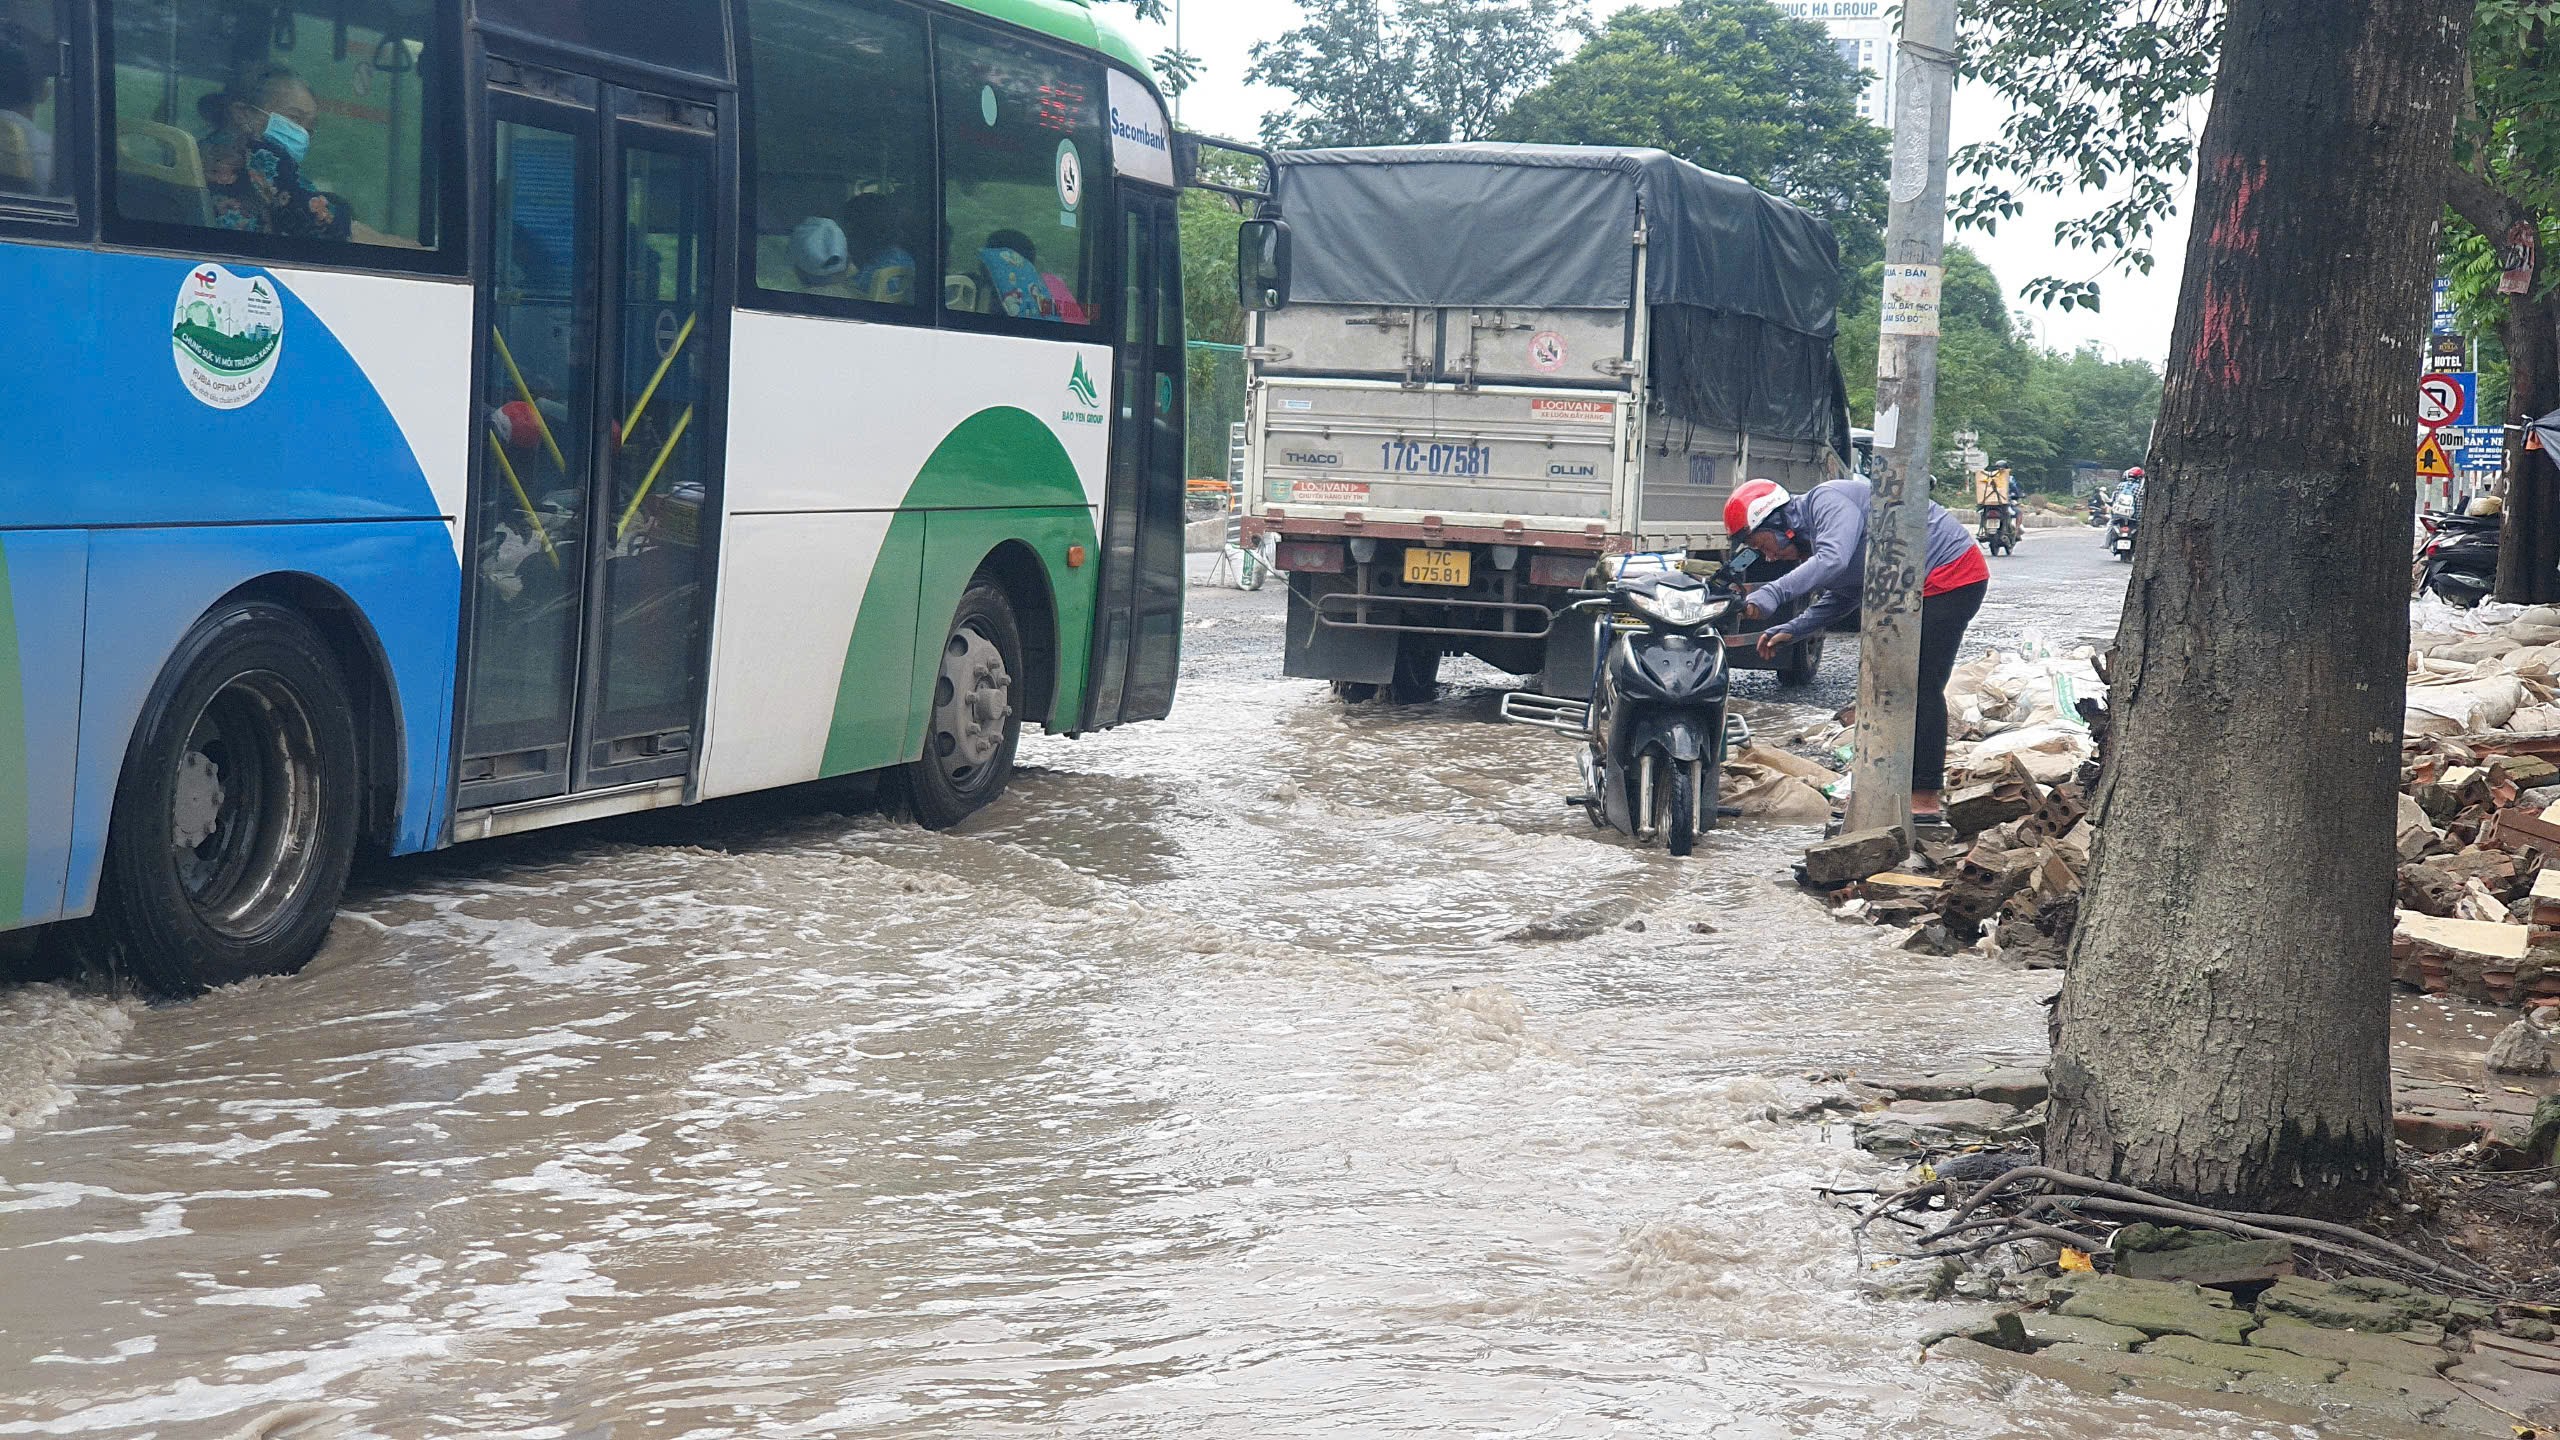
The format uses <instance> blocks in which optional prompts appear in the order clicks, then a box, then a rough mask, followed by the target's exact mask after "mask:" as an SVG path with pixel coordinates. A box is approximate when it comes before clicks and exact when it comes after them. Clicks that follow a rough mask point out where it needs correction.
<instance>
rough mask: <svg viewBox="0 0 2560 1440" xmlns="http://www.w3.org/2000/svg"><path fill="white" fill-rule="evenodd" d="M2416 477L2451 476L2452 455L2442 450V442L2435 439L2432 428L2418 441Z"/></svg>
mask: <svg viewBox="0 0 2560 1440" xmlns="http://www.w3.org/2000/svg"><path fill="white" fill-rule="evenodd" d="M2418 478H2419V479H2421V480H2450V479H2452V478H2453V457H2452V456H2450V455H2447V454H2446V453H2445V452H2444V443H2443V442H2442V441H2439V440H2438V439H2436V432H2434V431H2433V430H2430V431H2428V432H2427V435H2426V438H2425V439H2423V440H2420V441H2419V442H2418Z"/></svg>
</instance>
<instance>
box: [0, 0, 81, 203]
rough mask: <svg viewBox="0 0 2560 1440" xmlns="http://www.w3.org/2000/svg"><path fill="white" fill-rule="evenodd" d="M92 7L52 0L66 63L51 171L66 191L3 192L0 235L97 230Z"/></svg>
mask: <svg viewBox="0 0 2560 1440" xmlns="http://www.w3.org/2000/svg"><path fill="white" fill-rule="evenodd" d="M91 18H92V17H91V14H90V7H89V6H87V5H85V4H83V3H82V0H53V23H54V26H55V33H54V40H55V50H54V53H55V54H56V55H57V56H60V55H62V54H63V53H64V50H65V48H66V47H67V49H68V51H69V55H68V60H67V63H65V64H64V66H63V68H62V69H61V70H60V71H59V72H58V73H56V74H55V76H54V80H53V83H54V96H53V115H54V132H53V173H54V175H55V176H56V177H61V176H66V175H67V176H69V177H70V179H71V193H70V194H68V195H62V196H34V195H0V239H8V240H52V241H74V240H86V239H88V238H90V237H91V236H92V235H95V234H96V233H97V224H98V206H97V196H98V188H97V179H96V177H97V168H98V167H97V153H98V150H97V130H96V123H95V116H94V109H95V107H93V106H92V105H91V104H90V103H89V98H90V94H91V92H92V91H93V90H94V88H95V83H94V82H95V78H96V76H95V66H94V54H95V52H94V45H93V40H94V37H93V34H92V31H91V27H90V20H91Z"/></svg>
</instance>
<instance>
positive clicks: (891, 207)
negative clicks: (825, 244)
mask: <svg viewBox="0 0 2560 1440" xmlns="http://www.w3.org/2000/svg"><path fill="white" fill-rule="evenodd" d="M844 233H845V243H846V246H847V247H848V253H849V254H852V255H858V256H861V257H863V258H862V260H861V262H860V263H858V264H856V265H854V267H853V293H854V294H855V295H856V296H858V297H860V298H862V299H864V300H876V301H879V302H881V303H882V304H887V305H912V304H914V303H915V289H916V257H915V252H914V251H912V250H909V249H908V248H907V243H906V242H907V241H908V239H909V238H910V237H911V236H913V235H914V233H915V225H914V223H913V221H912V220H911V218H910V217H909V215H908V213H907V207H906V204H905V202H904V201H902V200H900V199H899V198H898V197H897V196H895V195H891V194H889V193H887V192H885V191H880V190H873V191H869V192H867V193H865V194H861V195H855V196H852V197H850V198H848V199H847V200H846V201H845V202H844Z"/></svg>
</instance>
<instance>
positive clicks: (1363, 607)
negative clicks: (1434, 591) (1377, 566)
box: [1316, 590, 1556, 640]
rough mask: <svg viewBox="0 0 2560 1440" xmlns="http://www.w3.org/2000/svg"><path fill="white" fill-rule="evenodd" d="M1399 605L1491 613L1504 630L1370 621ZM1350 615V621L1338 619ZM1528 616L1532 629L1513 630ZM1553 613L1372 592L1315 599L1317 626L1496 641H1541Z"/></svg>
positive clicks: (1505, 604) (1517, 606) (1536, 608)
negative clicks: (1378, 611)
mask: <svg viewBox="0 0 2560 1440" xmlns="http://www.w3.org/2000/svg"><path fill="white" fill-rule="evenodd" d="M1382 605H1400V606H1405V607H1409V608H1415V609H1423V610H1429V609H1431V608H1433V607H1437V608H1438V609H1440V610H1443V611H1451V610H1494V611H1499V612H1501V613H1502V617H1503V621H1504V624H1503V627H1502V628H1501V629H1498V630H1497V629H1493V628H1491V627H1489V626H1484V625H1407V624H1395V623H1390V622H1387V621H1382V620H1372V619H1370V618H1369V611H1370V610H1371V608H1373V607H1376V606H1382ZM1346 611H1347V612H1349V614H1350V617H1351V618H1349V619H1343V618H1340V616H1341V614H1342V612H1346ZM1515 616H1518V617H1531V618H1534V620H1535V621H1536V628H1535V629H1526V628H1514V627H1513V626H1512V625H1511V624H1510V621H1511V620H1512V618H1513V617H1515ZM1555 618H1556V617H1555V612H1554V611H1551V610H1549V609H1548V608H1547V607H1546V606H1544V605H1529V604H1524V603H1521V602H1518V601H1511V600H1444V599H1441V598H1440V597H1438V596H1436V595H1380V594H1377V593H1375V592H1369V593H1361V592H1357V591H1348V590H1344V591H1336V592H1335V593H1333V594H1331V595H1319V596H1317V597H1316V623H1317V624H1319V625H1330V626H1332V627H1333V628H1334V629H1337V630H1387V631H1393V632H1395V633H1397V634H1403V635H1476V636H1482V637H1484V638H1487V639H1495V640H1543V639H1545V638H1547V632H1549V631H1551V630H1553V629H1554V628H1555Z"/></svg>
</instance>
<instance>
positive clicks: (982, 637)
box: [907, 579, 1023, 830]
mask: <svg viewBox="0 0 2560 1440" xmlns="http://www.w3.org/2000/svg"><path fill="white" fill-rule="evenodd" d="M1022 675H1023V663H1022V630H1021V627H1020V626H1019V625H1018V624H1017V623H1016V622H1015V620H1014V614H1013V603H1012V602H1011V601H1009V600H1007V599H1006V598H1005V593H1004V591H1003V590H1002V589H1000V588H998V587H997V586H995V585H992V584H990V583H988V582H987V581H985V580H983V579H982V580H979V581H977V582H975V583H973V584H971V585H970V587H969V591H968V593H967V594H965V595H962V596H961V597H960V609H959V610H958V612H957V613H955V614H954V615H953V616H952V617H951V633H950V634H949V635H948V636H947V637H945V638H944V640H943V642H942V667H941V669H940V671H939V672H938V673H937V674H936V675H935V676H934V682H933V709H932V712H931V713H930V715H929V716H928V717H927V719H926V724H925V737H924V754H923V756H922V757H921V758H919V759H917V760H915V761H913V762H911V763H910V764H909V765H908V766H907V794H908V796H909V797H910V798H911V799H912V800H913V801H914V802H915V808H916V819H917V820H919V821H921V822H922V823H923V825H924V827H925V828H926V829H928V830H943V829H948V828H949V827H951V826H953V825H957V824H959V823H960V822H961V821H963V820H965V819H967V818H969V817H970V816H971V815H973V814H976V813H977V812H978V810H980V809H981V808H983V807H984V806H986V805H987V804H988V803H990V802H992V801H993V800H994V799H995V798H996V797H997V796H998V795H1001V794H1003V793H1004V787H1005V782H1006V781H1008V780H1010V779H1012V778H1013V756H1014V751H1015V750H1016V748H1018V747H1019V746H1020V745H1021V743H1022Z"/></svg>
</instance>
